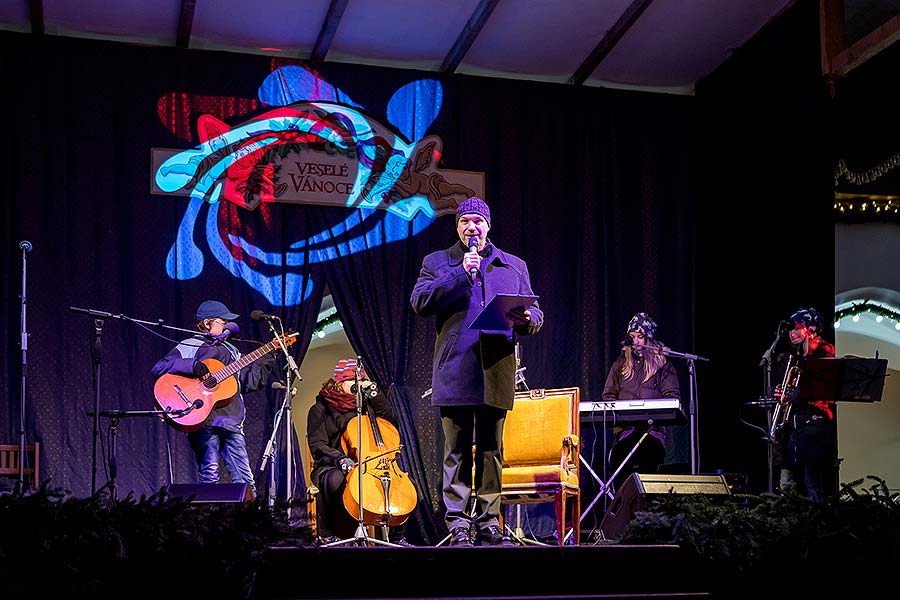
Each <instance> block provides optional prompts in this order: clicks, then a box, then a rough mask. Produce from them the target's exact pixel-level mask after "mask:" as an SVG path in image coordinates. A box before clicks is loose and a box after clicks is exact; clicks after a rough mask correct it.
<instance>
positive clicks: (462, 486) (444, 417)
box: [440, 406, 506, 529]
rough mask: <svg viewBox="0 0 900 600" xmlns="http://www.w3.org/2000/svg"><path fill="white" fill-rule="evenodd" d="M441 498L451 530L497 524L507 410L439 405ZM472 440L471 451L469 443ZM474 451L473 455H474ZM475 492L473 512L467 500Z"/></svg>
mask: <svg viewBox="0 0 900 600" xmlns="http://www.w3.org/2000/svg"><path fill="white" fill-rule="evenodd" d="M440 412H441V427H442V428H443V431H444V473H443V497H444V507H445V508H446V509H447V514H446V517H445V518H446V521H447V526H448V527H449V528H450V529H453V528H455V527H460V526H462V527H469V526H471V525H475V526H477V527H478V528H479V529H484V528H486V527H488V526H490V525H498V526H499V524H500V488H501V483H502V477H503V454H502V448H501V446H502V443H503V424H504V423H505V422H506V411H505V410H503V409H502V408H495V407H493V406H442V407H441V409H440ZM473 441H474V443H475V450H474V453H473V451H472V443H473ZM473 454H474V455H473ZM473 492H474V494H475V506H474V511H473V512H471V513H470V512H469V500H470V498H471V496H472V494H473Z"/></svg>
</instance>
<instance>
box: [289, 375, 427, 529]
mask: <svg viewBox="0 0 900 600" xmlns="http://www.w3.org/2000/svg"><path fill="white" fill-rule="evenodd" d="M356 371H357V362H356V359H353V358H344V359H341V360H339V361H338V362H337V365H335V367H334V374H333V376H332V377H331V378H330V379H329V380H328V381H326V382H325V383H323V384H322V389H321V390H320V391H319V393H318V395H317V396H316V402H315V404H313V405H312V406H311V407H310V409H309V415H308V417H307V421H306V433H307V440H308V442H309V450H310V453H311V454H312V463H313V469H312V472H311V473H310V480H311V483H313V484H314V485H315V486H316V487H318V488H319V493H318V494H317V495H316V526H317V531H318V543H319V544H328V543H332V542H336V541H338V540H341V539H349V538H352V537H353V535H354V532H355V531H356V529H357V527H358V526H359V518H358V516H356V517H354V516H353V515H351V514H350V513H349V511H348V509H347V508H346V506H345V504H344V500H343V495H344V489H345V487H346V485H347V474H348V473H349V472H350V470H351V469H352V468H353V467H355V466H356V463H355V462H354V461H353V459H351V458H350V457H349V456H347V454H346V452H345V450H344V445H343V443H342V438H343V436H344V433H345V431H346V429H347V426H348V424H349V423H350V422H351V421H352V420H353V418H354V417H356V416H357V413H356V394H355V393H353V386H354V384H355V383H356V381H357V372H356ZM358 376H359V379H358V381H359V386H360V388H361V389H362V390H364V394H363V395H364V396H365V397H366V399H367V403H368V405H369V406H370V407H371V409H372V411H374V413H375V415H374V416H375V417H381V418H383V419H385V420H387V421H388V422H390V423H391V424H393V423H394V414H393V411H392V410H391V406H390V403H389V402H388V401H387V399H386V398H385V397H384V396H383V395H382V394H380V393H378V392H377V391H375V390H376V389H377V387H376V386H375V383H374V382H372V381H371V380H370V379H369V377H368V375H366V373H365V369H364V368H360V369H359V374H358ZM404 529H405V523H404V524H403V525H398V526H396V527H390V528H389V534H388V541H390V542H393V543H395V544H399V545H401V546H410V545H412V544H410V543H409V542H407V541H406V540H405V538H404Z"/></svg>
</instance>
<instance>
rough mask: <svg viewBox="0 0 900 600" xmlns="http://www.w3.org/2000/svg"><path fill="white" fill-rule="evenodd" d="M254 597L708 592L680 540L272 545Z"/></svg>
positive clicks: (688, 595)
mask: <svg viewBox="0 0 900 600" xmlns="http://www.w3.org/2000/svg"><path fill="white" fill-rule="evenodd" d="M266 559H267V560H266V565H265V567H264V568H263V569H261V570H260V571H259V572H258V574H257V579H256V582H255V585H254V590H253V597H254V598H267V599H289V598H305V599H309V598H322V599H325V598H329V599H336V598H346V599H362V598H372V599H376V598H377V599H381V598H384V599H387V598H406V599H411V598H441V599H450V598H493V599H501V598H502V599H509V600H512V599H516V598H544V599H547V598H561V599H562V598H566V599H575V598H579V599H588V598H651V597H652V598H702V597H709V595H710V587H711V586H710V585H709V583H710V580H709V578H708V577H701V576H700V575H699V571H698V569H697V565H696V564H695V561H692V560H689V559H688V557H687V556H686V555H685V553H684V552H683V551H682V550H681V549H680V548H679V547H678V546H672V545H654V546H632V545H616V544H608V545H598V546H514V547H474V548H458V547H455V548H450V547H443V546H439V547H426V548H422V547H400V548H397V547H385V546H381V545H378V546H357V545H355V544H354V543H351V545H348V546H332V547H321V548H316V547H272V548H270V549H269V550H268V555H267V557H266Z"/></svg>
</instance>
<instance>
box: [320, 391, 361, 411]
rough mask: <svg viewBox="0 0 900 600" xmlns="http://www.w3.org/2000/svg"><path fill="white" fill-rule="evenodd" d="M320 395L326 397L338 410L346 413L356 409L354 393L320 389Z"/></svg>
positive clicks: (330, 404) (332, 406) (329, 403)
mask: <svg viewBox="0 0 900 600" xmlns="http://www.w3.org/2000/svg"><path fill="white" fill-rule="evenodd" d="M319 395H320V396H322V397H323V398H325V401H326V402H327V403H328V405H329V406H331V408H333V409H334V410H336V411H337V412H340V413H345V412H350V411H351V410H356V396H354V395H353V394H345V393H344V392H335V391H332V390H326V389H322V390H320V391H319Z"/></svg>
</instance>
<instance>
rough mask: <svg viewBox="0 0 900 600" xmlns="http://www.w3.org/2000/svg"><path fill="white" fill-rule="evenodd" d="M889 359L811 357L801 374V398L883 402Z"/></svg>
mask: <svg viewBox="0 0 900 600" xmlns="http://www.w3.org/2000/svg"><path fill="white" fill-rule="evenodd" d="M886 374H887V359H886V358H859V357H848V356H845V357H842V358H809V359H807V360H806V362H805V364H804V365H803V371H802V373H801V374H800V382H799V384H798V386H797V387H798V392H799V396H800V399H802V400H835V401H837V402H880V401H881V393H882V390H883V388H884V378H885V376H886Z"/></svg>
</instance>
